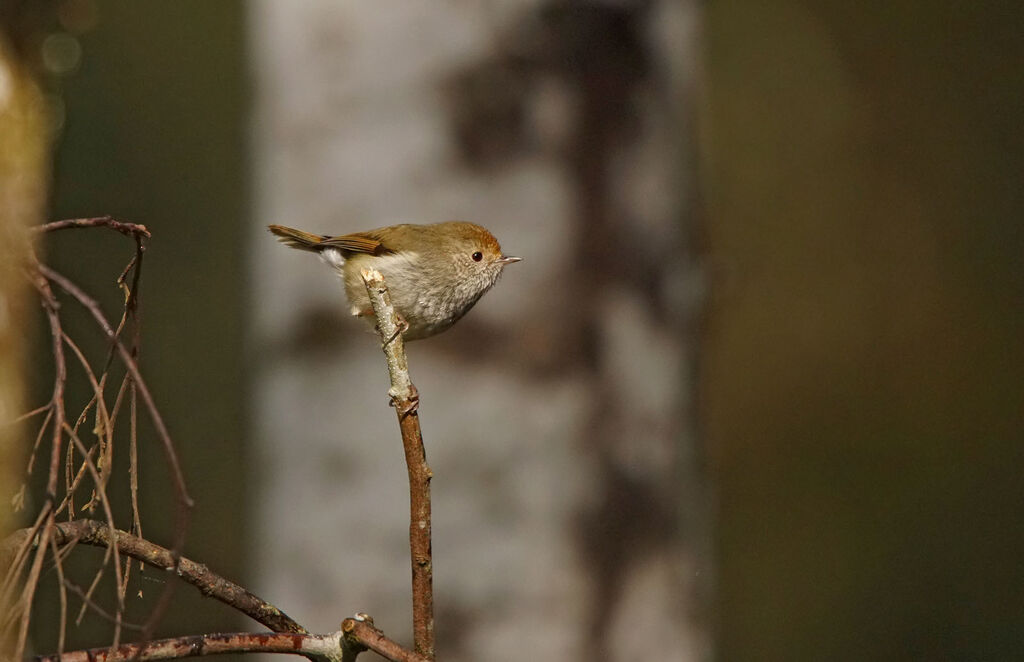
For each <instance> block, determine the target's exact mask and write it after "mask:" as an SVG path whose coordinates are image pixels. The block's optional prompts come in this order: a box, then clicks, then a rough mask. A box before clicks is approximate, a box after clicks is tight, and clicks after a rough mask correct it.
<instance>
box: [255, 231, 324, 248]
mask: <svg viewBox="0 0 1024 662" xmlns="http://www.w3.org/2000/svg"><path fill="white" fill-rule="evenodd" d="M267 229H268V230H270V231H271V232H272V233H274V235H275V236H277V239H278V241H280V242H281V243H283V244H286V245H288V246H291V247H292V248H298V249H300V250H304V251H313V252H319V251H321V250H322V249H323V246H322V245H321V244H322V243H323V240H324V239H327V237H326V236H324V235H320V234H313V233H312V232H304V231H302V230H296V229H295V228H289V227H285V226H283V225H268V226H267Z"/></svg>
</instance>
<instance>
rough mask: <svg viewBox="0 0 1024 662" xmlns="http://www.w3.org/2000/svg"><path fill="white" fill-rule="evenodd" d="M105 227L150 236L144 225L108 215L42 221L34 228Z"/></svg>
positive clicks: (38, 229) (51, 230) (53, 229)
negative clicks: (49, 221) (126, 221)
mask: <svg viewBox="0 0 1024 662" xmlns="http://www.w3.org/2000/svg"><path fill="white" fill-rule="evenodd" d="M97 227H106V228H110V229H111V230H116V231H118V232H120V233H121V234H123V235H126V236H129V237H139V236H140V235H141V236H143V237H146V238H147V239H148V238H149V237H150V234H149V230H147V229H146V226H145V225H139V224H138V223H124V222H122V221H115V220H114V219H113V218H112V217H110V216H98V217H96V218H72V219H68V220H66V221H53V222H52V223H44V224H43V225H40V226H37V227H35V228H34V230H35V231H36V232H40V233H43V232H56V231H57V230H68V229H71V228H97Z"/></svg>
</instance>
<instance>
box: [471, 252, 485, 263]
mask: <svg viewBox="0 0 1024 662" xmlns="http://www.w3.org/2000/svg"><path fill="white" fill-rule="evenodd" d="M482 259H484V254H483V253H481V252H480V251H477V252H475V253H473V261H474V262H479V261H480V260H482Z"/></svg>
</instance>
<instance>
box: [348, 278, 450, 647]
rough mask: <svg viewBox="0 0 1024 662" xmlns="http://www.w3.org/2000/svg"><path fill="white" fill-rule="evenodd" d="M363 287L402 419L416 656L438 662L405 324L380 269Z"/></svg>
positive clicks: (422, 461) (426, 480)
mask: <svg viewBox="0 0 1024 662" xmlns="http://www.w3.org/2000/svg"><path fill="white" fill-rule="evenodd" d="M361 274H362V277H363V282H364V283H365V284H366V292H367V294H369V296H370V303H371V304H373V312H374V315H376V317H377V331H378V332H379V333H380V337H381V340H382V341H383V349H384V355H385V356H386V357H387V362H388V374H389V375H390V377H391V388H390V389H389V391H388V394H389V395H390V396H391V401H392V404H394V406H395V411H396V412H397V413H398V425H399V427H400V428H401V430H402V445H403V447H404V448H405V463H406V466H407V468H408V470H409V502H410V503H409V520H410V521H409V549H410V552H411V555H412V633H413V642H414V645H415V646H414V647H415V649H416V652H417V653H419V654H420V655H422V656H424V657H426V658H427V659H429V660H433V659H434V589H433V577H434V569H433V561H432V558H431V549H430V479H431V477H432V474H431V472H430V467H429V466H428V465H427V456H426V451H425V449H424V448H423V435H422V434H421V433H420V418H419V414H418V413H417V411H416V407H417V405H418V403H419V396H418V395H417V393H416V387H414V386H413V384H412V380H410V378H409V364H408V361H407V359H406V356H405V342H404V340H403V339H402V334H401V330H402V329H401V323H400V321H399V319H398V315H397V314H396V313H395V309H394V307H393V306H392V305H391V295H390V293H389V292H388V288H387V285H386V284H385V282H384V277H383V276H381V274H380V272H379V271H377V270H376V269H364V270H363V271H362V272H361Z"/></svg>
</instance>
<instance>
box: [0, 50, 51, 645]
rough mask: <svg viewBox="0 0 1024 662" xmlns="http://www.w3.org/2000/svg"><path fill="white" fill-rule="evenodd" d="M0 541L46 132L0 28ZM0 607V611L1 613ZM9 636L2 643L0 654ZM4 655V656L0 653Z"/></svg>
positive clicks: (18, 453)
mask: <svg viewBox="0 0 1024 662" xmlns="http://www.w3.org/2000/svg"><path fill="white" fill-rule="evenodd" d="M0 146H2V148H0V539H2V538H3V537H4V536H5V535H6V534H7V533H8V532H9V531H10V530H11V529H12V528H13V525H14V517H13V515H14V513H13V509H12V508H11V507H10V504H11V500H12V498H13V496H14V495H15V494H16V493H17V490H18V486H19V483H20V482H21V480H22V470H23V457H24V451H25V445H24V439H23V435H22V431H23V428H22V426H17V425H9V424H7V423H8V422H9V421H10V420H11V419H13V418H14V417H16V416H17V415H18V414H20V413H21V411H22V410H23V409H24V379H23V372H24V367H25V361H24V357H25V352H26V349H27V345H28V342H27V341H28V334H27V333H26V332H25V327H26V321H27V317H28V316H27V315H26V303H27V294H28V292H27V285H28V281H27V280H26V279H25V277H24V275H23V273H22V270H23V267H24V266H25V263H26V258H27V256H28V254H29V248H30V243H29V235H28V232H27V231H26V228H28V227H29V226H31V225H35V224H38V223H39V222H41V220H42V214H43V205H44V202H45V196H46V180H47V138H46V125H45V113H44V112H43V101H42V98H41V96H40V94H39V90H38V89H37V87H36V86H35V84H34V82H33V81H32V79H31V77H30V76H29V75H28V74H27V73H26V68H25V66H24V64H23V62H21V60H20V58H19V57H18V55H17V52H16V50H15V49H14V48H13V46H12V45H11V43H10V42H9V41H7V40H6V38H5V36H4V35H3V34H0ZM6 612H7V609H6V606H5V605H0V613H6ZM8 643H9V642H0V653H2V651H3V650H6V648H7V644H8ZM0 656H2V654H0Z"/></svg>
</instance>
